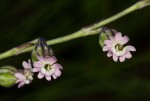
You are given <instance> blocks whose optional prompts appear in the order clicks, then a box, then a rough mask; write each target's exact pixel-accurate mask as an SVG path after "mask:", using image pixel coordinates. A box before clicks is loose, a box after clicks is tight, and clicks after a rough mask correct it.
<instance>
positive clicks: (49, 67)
mask: <svg viewBox="0 0 150 101" xmlns="http://www.w3.org/2000/svg"><path fill="white" fill-rule="evenodd" d="M44 68H45V69H46V71H50V70H51V69H52V68H51V65H49V64H46V65H45V66H44Z"/></svg>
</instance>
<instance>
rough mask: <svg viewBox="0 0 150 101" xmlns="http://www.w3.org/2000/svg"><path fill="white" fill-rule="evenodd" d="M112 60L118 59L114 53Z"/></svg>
mask: <svg viewBox="0 0 150 101" xmlns="http://www.w3.org/2000/svg"><path fill="white" fill-rule="evenodd" d="M113 60H114V61H115V62H117V61H118V57H117V56H116V55H115V54H113Z"/></svg>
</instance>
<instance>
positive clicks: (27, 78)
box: [15, 38, 63, 88]
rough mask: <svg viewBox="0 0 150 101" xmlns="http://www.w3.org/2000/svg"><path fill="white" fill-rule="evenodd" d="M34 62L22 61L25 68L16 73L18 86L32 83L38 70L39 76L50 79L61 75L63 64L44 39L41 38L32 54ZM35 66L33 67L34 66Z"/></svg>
mask: <svg viewBox="0 0 150 101" xmlns="http://www.w3.org/2000/svg"><path fill="white" fill-rule="evenodd" d="M32 57H33V58H32V62H33V63H32V62H31V61H30V60H29V61H28V62H26V61H24V62H23V63H22V65H23V67H24V70H22V71H21V70H20V71H18V72H16V73H15V77H16V78H17V81H16V84H19V85H18V88H21V87H22V86H24V85H25V84H30V83H31V82H32V80H33V74H34V72H38V78H39V79H42V78H43V77H44V76H45V78H46V79H47V80H48V81H50V80H51V77H53V78H54V79H56V78H57V77H59V76H60V75H61V71H60V70H61V69H63V68H62V66H61V65H60V64H58V63H56V62H57V59H56V57H55V56H54V55H53V52H52V49H50V48H49V47H48V46H47V44H46V42H45V40H44V39H41V38H40V39H39V40H38V44H37V45H36V47H35V50H34V52H33V54H32ZM32 67H33V68H32Z"/></svg>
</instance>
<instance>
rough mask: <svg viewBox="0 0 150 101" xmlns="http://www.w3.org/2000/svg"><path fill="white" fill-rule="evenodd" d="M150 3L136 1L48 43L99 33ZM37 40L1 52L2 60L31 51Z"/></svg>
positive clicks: (142, 0) (148, 0)
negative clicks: (112, 14)
mask: <svg viewBox="0 0 150 101" xmlns="http://www.w3.org/2000/svg"><path fill="white" fill-rule="evenodd" d="M148 5H150V0H141V1H139V2H137V3H135V4H134V5H132V6H131V7H129V8H127V9H125V10H123V11H121V12H120V13H118V14H116V15H114V16H112V17H109V18H107V19H105V20H103V21H100V22H99V23H97V24H94V25H92V26H90V27H87V28H83V29H81V30H79V31H77V32H74V33H72V34H70V35H66V36H63V37H59V38H56V39H52V40H48V41H47V44H48V45H54V44H58V43H62V42H66V41H70V40H73V39H76V38H79V37H85V36H89V35H95V34H99V32H100V29H101V27H102V26H104V25H106V24H109V23H111V22H113V21H115V20H117V19H119V18H121V17H123V16H125V15H127V14H129V13H131V12H133V11H135V10H138V9H141V8H144V7H146V6H148ZM36 42H37V39H35V40H33V41H31V42H29V43H28V44H27V45H25V44H23V45H21V46H22V47H15V48H13V49H10V50H8V51H6V52H4V53H1V54H0V60H1V59H5V58H7V57H11V56H14V55H18V54H22V53H25V52H30V51H32V50H33V49H34V46H33V45H32V44H35V43H36Z"/></svg>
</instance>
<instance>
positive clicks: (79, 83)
mask: <svg viewBox="0 0 150 101" xmlns="http://www.w3.org/2000/svg"><path fill="white" fill-rule="evenodd" d="M136 2H137V0H0V52H4V51H6V50H8V49H10V48H12V47H15V46H18V45H20V44H22V43H24V42H28V41H30V40H33V39H35V38H38V37H43V38H45V39H46V40H49V39H53V38H57V37H60V36H64V35H68V34H70V33H72V32H75V31H77V30H79V29H80V28H82V27H86V26H89V25H91V24H93V23H95V22H97V21H100V20H103V19H105V18H107V17H110V16H111V15H114V14H116V13H117V12H120V11H122V10H124V9H125V8H127V7H129V6H131V5H132V4H134V3H136ZM149 23H150V7H146V8H144V9H141V10H138V11H135V12H133V13H131V14H129V15H127V16H125V17H123V18H121V19H119V20H117V21H115V22H113V23H111V24H109V25H107V27H110V28H114V29H116V30H118V31H121V32H122V33H123V35H126V34H127V35H128V36H129V37H130V42H129V44H132V45H134V46H135V47H136V49H137V52H135V53H133V58H132V59H130V60H126V61H125V62H124V63H115V62H113V60H112V58H107V56H106V53H104V52H102V49H101V47H100V46H99V45H98V35H95V36H88V37H85V38H79V39H75V40H72V41H69V42H64V43H61V44H57V45H53V46H51V47H52V48H53V50H54V51H55V54H56V57H57V58H58V63H60V64H62V66H63V68H64V69H63V71H62V72H63V73H62V76H61V77H60V78H58V79H56V80H52V81H51V82H48V81H46V80H45V79H42V80H39V79H37V78H36V76H35V79H34V81H33V82H32V83H31V84H30V85H26V86H24V87H23V88H21V89H17V86H14V87H11V88H3V87H0V101H150V46H149V43H150V36H149V32H150V26H149ZM29 58H30V53H25V54H22V55H19V56H14V57H10V58H7V59H4V60H1V61H0V66H3V65H13V66H16V67H17V68H22V65H21V64H22V61H24V60H28V59H29Z"/></svg>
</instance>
